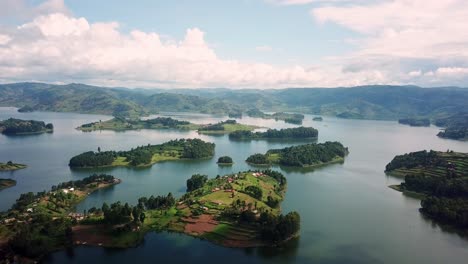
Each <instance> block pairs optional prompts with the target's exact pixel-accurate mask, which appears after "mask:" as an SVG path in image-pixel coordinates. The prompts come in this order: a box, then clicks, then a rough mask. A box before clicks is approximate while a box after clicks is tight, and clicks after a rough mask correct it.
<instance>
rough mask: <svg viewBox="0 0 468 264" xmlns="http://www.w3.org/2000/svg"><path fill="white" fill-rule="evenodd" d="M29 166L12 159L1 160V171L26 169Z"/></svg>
mask: <svg viewBox="0 0 468 264" xmlns="http://www.w3.org/2000/svg"><path fill="white" fill-rule="evenodd" d="M26 167H27V166H26V165H24V164H19V163H13V162H12V161H8V162H7V163H1V162H0V171H12V170H20V169H24V168H26Z"/></svg>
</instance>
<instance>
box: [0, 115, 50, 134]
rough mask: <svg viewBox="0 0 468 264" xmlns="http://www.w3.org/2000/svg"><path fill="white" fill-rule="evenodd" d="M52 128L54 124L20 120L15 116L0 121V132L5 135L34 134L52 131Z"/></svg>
mask: <svg viewBox="0 0 468 264" xmlns="http://www.w3.org/2000/svg"><path fill="white" fill-rule="evenodd" d="M53 130H54V126H53V125H52V124H50V123H49V124H46V123H44V122H43V121H35V120H21V119H15V118H10V119H7V120H4V121H0V132H2V134H6V135H15V134H35V133H43V132H52V131H53Z"/></svg>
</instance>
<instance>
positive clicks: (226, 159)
mask: <svg viewBox="0 0 468 264" xmlns="http://www.w3.org/2000/svg"><path fill="white" fill-rule="evenodd" d="M232 163H234V162H233V161H232V158H231V157H229V156H222V157H219V158H218V164H232Z"/></svg>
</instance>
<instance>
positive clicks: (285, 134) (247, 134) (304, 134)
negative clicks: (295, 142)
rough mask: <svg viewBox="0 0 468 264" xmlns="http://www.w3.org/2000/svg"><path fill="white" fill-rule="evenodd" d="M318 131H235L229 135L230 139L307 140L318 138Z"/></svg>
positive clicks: (299, 129) (295, 129)
mask: <svg viewBox="0 0 468 264" xmlns="http://www.w3.org/2000/svg"><path fill="white" fill-rule="evenodd" d="M317 137H318V130H317V129H315V128H313V127H294V128H283V129H280V130H278V129H268V130H267V131H265V132H252V131H234V132H232V133H229V139H242V140H244V139H247V140H258V139H307V138H317Z"/></svg>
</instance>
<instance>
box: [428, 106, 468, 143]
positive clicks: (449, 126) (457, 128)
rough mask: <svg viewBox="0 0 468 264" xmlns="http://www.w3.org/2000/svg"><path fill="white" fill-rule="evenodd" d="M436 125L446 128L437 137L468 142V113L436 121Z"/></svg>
mask: <svg viewBox="0 0 468 264" xmlns="http://www.w3.org/2000/svg"><path fill="white" fill-rule="evenodd" d="M434 123H435V125H436V126H439V127H444V129H443V130H442V131H440V132H439V133H438V134H437V136H439V137H441V138H448V139H455V140H468V113H458V114H455V115H451V116H449V117H445V118H439V119H436V120H435V122H434Z"/></svg>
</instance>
